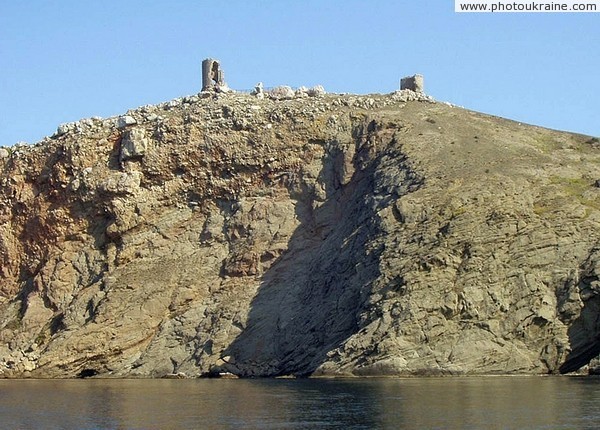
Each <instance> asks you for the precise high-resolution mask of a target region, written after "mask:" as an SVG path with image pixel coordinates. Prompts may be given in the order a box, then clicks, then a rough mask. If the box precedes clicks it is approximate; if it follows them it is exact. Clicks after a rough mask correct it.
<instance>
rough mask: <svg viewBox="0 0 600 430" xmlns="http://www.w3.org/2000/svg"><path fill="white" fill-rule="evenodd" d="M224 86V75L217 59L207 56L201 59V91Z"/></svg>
mask: <svg viewBox="0 0 600 430" xmlns="http://www.w3.org/2000/svg"><path fill="white" fill-rule="evenodd" d="M220 87H226V84H225V77H224V75H223V70H222V69H221V64H220V63H219V61H218V60H214V59H212V58H207V59H205V60H204V61H202V91H209V90H213V89H219V88H220Z"/></svg>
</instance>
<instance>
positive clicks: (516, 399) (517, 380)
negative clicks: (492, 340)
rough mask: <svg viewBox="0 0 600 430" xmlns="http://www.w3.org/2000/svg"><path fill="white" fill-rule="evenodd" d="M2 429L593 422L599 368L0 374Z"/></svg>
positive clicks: (597, 424) (599, 406)
mask: <svg viewBox="0 0 600 430" xmlns="http://www.w3.org/2000/svg"><path fill="white" fill-rule="evenodd" d="M0 428H2V429H344V430H350V429H586V428H589V429H596V428H600V379H599V378H596V377H558V376H549V377H446V378H407V379H396V378H373V379H239V380H231V379H195V380H192V379H188V380H185V379H184V380H170V379H162V380H114V379H113V380H109V379H84V380H0Z"/></svg>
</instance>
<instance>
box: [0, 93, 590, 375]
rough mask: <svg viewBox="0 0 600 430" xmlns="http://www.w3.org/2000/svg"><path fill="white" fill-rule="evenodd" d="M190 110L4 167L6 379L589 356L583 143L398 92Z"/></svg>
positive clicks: (233, 102)
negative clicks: (412, 99)
mask: <svg viewBox="0 0 600 430" xmlns="http://www.w3.org/2000/svg"><path fill="white" fill-rule="evenodd" d="M204 96H208V97H199V96H193V97H189V98H184V99H183V100H176V101H173V102H169V103H166V104H164V105H160V106H154V107H151V106H148V107H143V108H140V109H137V110H134V111H130V112H128V114H127V116H123V117H120V118H118V119H107V120H100V119H89V120H84V121H81V122H79V123H76V124H71V125H69V126H63V127H61V128H60V129H59V132H58V133H57V134H56V135H55V136H53V137H52V138H50V139H47V140H45V141H43V142H41V143H40V144H37V145H35V146H31V147H18V148H10V149H9V151H4V154H3V155H4V157H3V158H2V159H1V160H0V167H1V168H2V175H1V178H0V179H1V181H2V182H1V188H0V193H1V194H0V198H1V199H2V205H1V206H0V259H1V267H0V375H1V376H4V377H23V376H24V377H29V376H31V377H75V376H78V375H79V376H92V375H96V374H98V375H102V376H140V377H160V376H164V375H167V374H171V373H178V372H183V373H185V374H186V375H188V376H198V375H202V374H209V373H216V372H223V371H229V372H232V373H234V374H237V375H243V376H274V375H286V374H300V375H307V374H313V375H348V374H354V375H382V374H385V375H405V374H411V375H412V374H437V373H443V374H448V373H451V374H461V373H547V372H556V371H558V369H559V368H560V367H561V366H563V370H565V369H566V370H573V369H575V368H578V367H579V366H581V365H585V364H586V363H587V361H589V359H590V358H592V357H593V356H594V355H597V353H598V351H597V350H596V349H597V345H596V343H595V342H596V337H597V335H598V332H599V323H598V315H600V313H599V310H600V309H599V308H600V282H599V280H598V279H599V278H598V275H599V274H600V247H599V245H598V244H599V239H600V228H599V227H600V198H599V195H600V189H599V188H597V187H595V181H596V179H598V176H599V173H598V167H599V165H600V149H599V148H598V146H599V144H598V141H597V140H596V139H591V138H589V137H586V136H579V135H573V134H567V133H560V132H555V131H550V130H546V129H541V128H537V127H532V126H526V125H521V124H517V123H515V122H511V121H507V120H503V119H499V118H495V117H490V116H486V115H482V114H478V113H474V112H470V111H466V110H464V109H460V108H456V107H452V106H449V105H447V104H440V103H433V102H431V101H427V100H422V101H407V97H408V98H413V97H412V96H414V94H410V93H408V92H404V93H402V94H394V95H388V96H335V95H328V96H325V97H319V98H305V99H293V100H268V99H265V100H258V99H256V98H254V97H252V96H250V95H239V94H238V95H235V94H234V95H231V94H229V95H227V94H218V95H208V94H204ZM7 152H10V154H7ZM565 362H566V364H565Z"/></svg>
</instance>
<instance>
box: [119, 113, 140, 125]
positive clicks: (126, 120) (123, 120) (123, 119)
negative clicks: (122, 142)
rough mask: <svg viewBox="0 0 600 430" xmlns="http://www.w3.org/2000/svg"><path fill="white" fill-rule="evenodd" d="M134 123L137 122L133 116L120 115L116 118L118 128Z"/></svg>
mask: <svg viewBox="0 0 600 430" xmlns="http://www.w3.org/2000/svg"><path fill="white" fill-rule="evenodd" d="M134 124H137V121H136V119H135V118H134V117H132V116H130V115H123V116H120V117H119V119H118V120H117V127H118V128H125V127H127V126H130V125H134Z"/></svg>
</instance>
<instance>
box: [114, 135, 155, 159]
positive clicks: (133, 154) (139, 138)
mask: <svg viewBox="0 0 600 430" xmlns="http://www.w3.org/2000/svg"><path fill="white" fill-rule="evenodd" d="M147 148H148V138H147V137H146V132H145V131H144V129H142V128H131V129H129V130H125V131H124V132H123V137H122V139H121V152H120V156H119V159H120V161H121V162H123V161H127V160H130V159H132V158H140V157H143V156H144V155H145V154H146V150H147Z"/></svg>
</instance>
